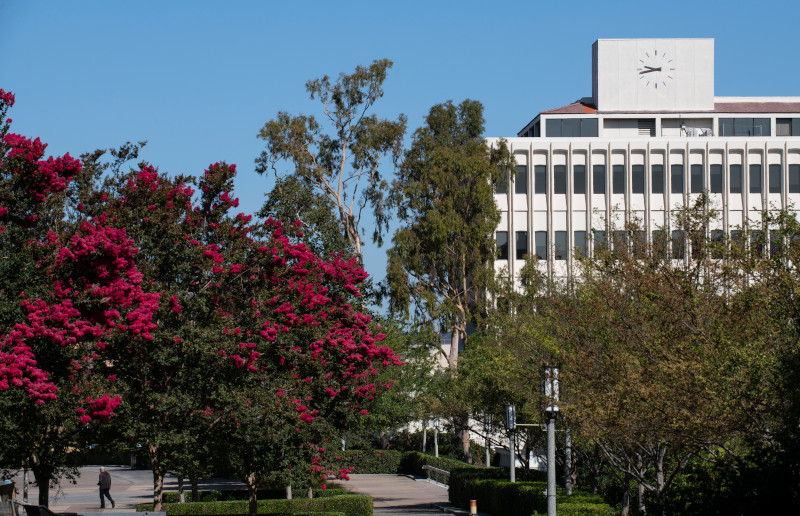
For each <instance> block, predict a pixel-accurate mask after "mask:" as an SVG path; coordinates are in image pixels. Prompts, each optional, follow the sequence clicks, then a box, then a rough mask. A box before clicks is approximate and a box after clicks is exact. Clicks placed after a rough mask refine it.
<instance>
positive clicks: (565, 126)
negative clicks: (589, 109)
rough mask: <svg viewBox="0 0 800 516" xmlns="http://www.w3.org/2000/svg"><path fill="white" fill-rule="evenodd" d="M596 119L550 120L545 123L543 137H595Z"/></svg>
mask: <svg viewBox="0 0 800 516" xmlns="http://www.w3.org/2000/svg"><path fill="white" fill-rule="evenodd" d="M597 127H598V126H597V119H596V118H551V119H548V120H546V121H545V136H547V137H548V138H566V137H572V138H576V137H582V138H587V137H592V136H595V137H596V136H597V134H598V133H597Z"/></svg>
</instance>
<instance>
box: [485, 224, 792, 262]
mask: <svg viewBox="0 0 800 516" xmlns="http://www.w3.org/2000/svg"><path fill="white" fill-rule="evenodd" d="M748 234H749V235H750V248H751V249H754V250H756V253H757V254H758V255H759V256H764V255H765V253H766V249H767V246H766V242H765V241H764V238H763V233H762V232H761V231H749V232H748ZM745 235H746V234H745V232H743V231H741V230H731V235H730V239H731V242H732V243H733V244H734V245H737V244H738V245H742V246H743V245H744V243H745ZM572 237H573V240H572V241H573V247H572V248H573V249H574V251H575V253H577V254H578V255H586V231H575V232H573V235H572ZM611 237H612V238H611V245H612V246H613V247H614V248H616V247H618V246H624V247H628V246H632V250H633V252H634V253H636V252H640V253H643V252H644V251H645V250H646V249H647V242H646V232H644V231H636V232H634V234H633V237H632V238H633V240H634V241H633V242H629V241H628V238H629V233H628V232H627V231H614V232H612V235H611ZM666 237H667V232H666V231H663V230H656V231H654V232H653V236H652V239H653V240H652V241H653V243H654V246H655V247H656V248H658V247H660V248H662V249H663V250H664V252H665V253H669V254H670V255H671V257H672V258H673V259H674V260H681V259H683V257H684V252H685V250H686V238H685V237H684V234H683V231H681V230H676V231H672V232H671V234H670V238H669V241H667V239H666ZM724 238H725V233H724V232H723V231H722V230H719V229H716V230H712V231H711V240H712V242H717V243H719V245H716V246H715V247H714V248H713V249H712V252H711V255H712V258H716V259H720V258H722V257H723V254H724V245H722V242H723V240H724ZM496 239H497V259H498V260H508V231H498V232H497V236H496ZM592 239H593V244H594V245H593V248H594V251H595V252H597V251H599V250H601V249H607V248H608V246H609V242H608V239H607V237H606V232H605V231H594V232H593V236H592ZM781 245H782V243H781V241H780V239H779V237H778V234H777V233H770V238H769V248H770V254H773V255H774V254H778V253H780V250H781ZM534 247H535V249H534V251H535V253H536V258H537V259H539V260H547V259H548V257H549V256H548V249H549V247H548V245H547V231H536V232H534ZM515 249H516V259H517V260H525V259H527V258H528V232H527V231H517V232H516V247H515ZM698 249H699V246H694V247H693V248H692V251H693V255H694V254H695V253H696V252H697V251H698ZM568 250H569V247H568V243H567V232H566V231H554V232H553V259H554V260H566V259H567V254H568ZM696 257H697V256H693V258H696Z"/></svg>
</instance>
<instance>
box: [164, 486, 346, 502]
mask: <svg viewBox="0 0 800 516" xmlns="http://www.w3.org/2000/svg"><path fill="white" fill-rule="evenodd" d="M347 493H348V491H347V489H344V488H336V489H330V488H328V489H320V488H314V493H313V494H314V498H321V497H326V496H339V495H346V494H347ZM198 494H199V501H200V502H227V501H231V500H247V499H248V497H249V494H248V492H247V490H246V489H225V490H213V491H200V492H199V493H198ZM292 494H293V498H307V497H308V490H307V489H297V490H295V491H294V492H293V493H292ZM258 497H259V498H263V499H265V500H266V499H268V498H285V497H286V488H260V489H259V490H258ZM178 500H179V497H178V493H176V492H173V491H170V492H167V493H164V497H163V502H164V503H179V502H178ZM184 501H185V502H191V501H192V492H191V491H190V490H187V491H184Z"/></svg>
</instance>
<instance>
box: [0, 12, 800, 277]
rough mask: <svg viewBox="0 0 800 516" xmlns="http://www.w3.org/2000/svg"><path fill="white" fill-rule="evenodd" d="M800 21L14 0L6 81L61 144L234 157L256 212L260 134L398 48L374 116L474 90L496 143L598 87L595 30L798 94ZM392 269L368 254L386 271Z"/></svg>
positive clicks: (0, 25)
mask: <svg viewBox="0 0 800 516" xmlns="http://www.w3.org/2000/svg"><path fill="white" fill-rule="evenodd" d="M798 19H800V2H793V1H789V0H785V1H782V2H775V1H765V0H762V1H760V2H754V1H747V2H744V1H738V0H728V1H725V2H711V1H702V0H694V1H682V0H681V1H674V0H673V1H662V2H648V1H631V2H627V1H626V2H621V1H620V2H613V1H601V0H596V1H593V2H584V1H572V2H568V1H561V2H556V1H552V2H542V1H533V0H527V1H520V2H513V1H509V2H497V3H491V2H475V1H471V0H461V1H452V2H439V1H435V0H428V1H425V2H420V1H405V2H381V1H379V0H372V1H360V2H347V1H335V2H334V1H326V2H318V1H311V0H307V1H287V2H273V1H260V2H256V1H247V2H245V1H234V0H229V1H227V2H220V1H214V2H211V1H199V0H197V1H182V2H179V1H167V0H160V1H145V0H137V1H128V2H114V1H81V0H73V1H44V0H35V1H34V0H0V51H2V57H0V88H3V89H5V90H7V91H8V90H11V91H13V92H14V93H15V94H16V96H17V104H16V106H15V107H14V108H13V109H12V110H11V113H10V116H11V118H13V119H14V123H13V125H12V131H14V132H18V133H21V134H25V135H28V136H39V137H41V138H42V140H43V141H44V142H47V143H49V148H48V152H49V153H52V154H63V153H65V152H69V153H70V154H72V155H73V156H77V155H79V154H81V153H83V152H86V151H90V150H93V149H96V148H109V147H115V146H118V145H120V144H122V143H125V142H126V141H138V140H148V142H149V143H148V145H147V147H146V149H145V152H144V155H143V156H142V157H143V158H144V159H146V160H148V161H150V162H151V163H153V164H154V165H156V166H158V167H159V169H160V170H161V171H162V172H167V173H171V174H176V173H185V174H201V173H202V171H203V169H204V168H206V167H207V166H208V164H209V163H213V162H216V161H223V160H224V161H227V162H228V163H236V164H237V166H238V170H239V178H238V181H237V190H238V191H237V195H238V197H239V198H240V200H241V208H242V209H243V210H244V211H247V212H251V213H252V212H254V211H256V210H257V209H258V208H260V206H261V205H262V203H263V199H264V194H265V193H266V192H267V191H268V190H269V189H270V188H271V184H272V183H271V181H270V180H269V178H267V177H261V176H258V175H257V174H255V172H254V159H255V158H256V157H257V156H258V155H259V153H260V152H261V150H262V148H263V146H262V142H261V140H258V139H257V138H256V134H257V132H258V130H259V129H260V128H261V126H262V125H263V124H264V123H265V122H266V121H267V120H269V119H271V118H273V117H274V116H275V115H276V113H277V112H278V111H288V112H289V113H292V114H301V113H302V114H315V115H318V114H319V105H318V104H317V103H316V102H312V101H310V100H309V99H308V95H307V94H306V91H305V86H304V85H305V82H306V81H307V80H309V79H313V78H317V77H320V76H322V75H325V74H327V75H331V76H336V75H337V74H338V73H340V72H348V73H349V72H352V70H353V69H354V67H355V66H356V65H358V64H369V63H370V62H371V61H372V60H374V59H380V58H389V59H391V60H392V61H394V67H393V68H392V70H391V71H390V74H389V78H388V79H387V82H386V83H385V96H384V98H383V99H381V100H380V101H379V102H378V103H377V104H376V106H375V110H374V112H375V113H377V114H379V115H380V116H383V117H389V118H396V117H397V115H398V114H399V113H405V114H406V115H407V116H408V119H409V129H410V130H409V136H407V142H408V141H409V140H410V133H411V131H413V129H415V128H416V127H418V126H419V125H420V124H421V123H422V119H423V117H424V116H425V114H426V113H427V111H428V109H429V108H430V107H431V106H432V105H433V104H436V103H440V102H444V101H446V100H449V99H452V100H454V101H455V102H460V101H461V100H463V99H465V98H470V99H476V100H480V101H481V102H483V104H484V106H485V117H486V135H487V136H514V135H515V134H516V132H517V131H518V130H519V129H521V128H522V126H524V125H525V124H526V123H527V122H528V121H530V120H531V119H532V118H533V117H534V116H535V115H536V114H537V113H538V112H539V111H542V110H545V109H550V108H554V107H558V106H561V105H565V104H568V103H570V102H573V101H575V100H577V99H579V98H581V97H584V96H590V95H591V45H592V43H593V42H594V41H595V40H596V39H598V38H651V37H653V38H657V37H696V38H699V37H702V38H714V39H715V61H716V66H715V68H716V69H715V93H716V95H718V96H762V95H781V96H784V95H785V96H800V59H798V55H797V52H798V43H797V41H798V40H797V33H798V30H799V29H798V25H797V20H798ZM387 172H389V173H391V170H388V171H387ZM370 233H371V232H370V231H367V234H368V235H369V234H370ZM389 241H390V239H388V238H387V243H388V242H389ZM384 262H385V257H384V254H383V250H377V249H374V248H370V249H369V250H368V252H367V256H366V267H367V270H368V272H370V274H372V275H373V276H375V277H376V279H381V278H383V276H384V268H385V263H384Z"/></svg>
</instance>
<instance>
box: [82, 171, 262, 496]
mask: <svg viewBox="0 0 800 516" xmlns="http://www.w3.org/2000/svg"><path fill="white" fill-rule="evenodd" d="M98 158H99V156H98ZM95 163H96V162H95ZM99 166H102V165H99ZM234 175H235V166H228V165H225V164H219V163H216V164H213V165H211V166H209V168H208V169H207V170H206V171H205V174H204V176H203V177H202V178H200V180H199V183H198V184H197V186H198V188H199V190H200V192H199V197H198V198H197V200H196V202H195V198H194V194H195V189H194V188H192V186H191V185H192V184H193V183H194V181H195V180H194V178H188V177H183V176H177V177H174V178H170V177H167V176H166V175H164V174H162V173H159V171H158V170H156V169H155V168H154V167H152V166H151V165H148V164H146V163H142V164H140V165H139V167H138V168H135V169H133V170H131V171H129V172H127V173H115V174H111V175H110V176H109V177H107V178H106V180H105V181H104V183H103V186H102V188H101V189H99V190H97V191H95V192H94V193H93V194H91V195H89V196H87V202H86V203H85V204H82V205H81V209H82V210H83V211H84V212H85V213H87V215H90V214H91V213H92V212H94V213H97V212H102V213H107V214H108V216H110V217H111V218H112V219H113V220H114V223H115V224H118V225H121V226H122V227H125V228H126V229H127V231H128V234H130V235H132V236H134V238H136V240H137V241H138V242H140V246H141V249H142V254H143V259H142V260H141V271H142V273H143V274H144V278H145V280H146V282H145V283H146V288H148V289H149V290H152V291H153V292H158V293H160V294H161V296H162V299H163V302H162V303H161V305H160V306H159V309H158V312H157V313H156V314H155V321H156V322H157V324H158V329H157V330H154V331H153V332H152V335H153V338H152V339H148V340H138V341H126V340H117V341H114V342H111V343H110V345H109V352H110V353H111V354H112V360H110V361H108V362H107V363H105V368H106V369H107V373H108V374H109V375H110V376H112V377H113V378H115V379H116V381H117V389H118V391H119V392H120V393H121V395H122V397H123V400H124V405H123V407H122V410H121V416H122V418H121V420H122V421H121V422H120V424H119V427H120V428H121V432H122V433H123V434H124V436H125V438H126V439H127V440H128V442H129V443H130V445H135V444H142V445H143V448H144V450H145V451H146V452H147V455H148V458H149V460H150V464H151V466H152V470H153V502H154V506H155V507H156V508H157V509H156V510H160V507H161V502H162V492H163V482H164V476H165V475H166V472H167V469H168V468H170V469H174V470H175V471H177V472H178V473H179V474H181V475H183V474H185V475H186V476H188V477H189V478H190V480H192V483H193V492H194V491H196V482H197V480H198V477H199V476H200V474H201V473H202V471H203V470H204V467H205V466H207V462H208V457H209V450H208V447H209V444H210V442H211V440H212V439H213V432H214V431H215V427H216V426H217V425H218V424H219V423H220V421H221V419H222V417H221V412H220V413H219V414H220V415H219V416H217V417H214V418H208V417H206V415H205V413H206V409H207V407H214V406H216V405H217V404H219V403H220V401H219V397H220V392H221V391H222V390H224V389H225V388H227V385H226V384H225V383H223V382H222V381H221V379H220V378H219V377H218V376H217V375H216V374H215V371H216V370H217V368H218V367H219V360H220V358H219V353H218V352H219V350H220V349H221V348H222V344H221V343H220V335H222V318H221V316H220V314H219V311H220V308H219V293H218V292H217V291H216V290H215V286H214V285H215V282H216V280H215V275H216V274H218V273H220V272H221V271H222V270H223V267H224V263H225V257H224V256H223V253H224V254H227V253H228V252H229V248H231V247H235V246H236V245H239V244H240V241H241V235H240V234H239V233H238V232H239V231H241V234H246V232H247V231H248V229H247V227H246V224H245V223H244V222H243V221H246V220H249V217H245V216H244V215H243V214H239V215H237V216H233V215H232V214H230V213H229V212H230V211H231V209H232V208H235V207H236V206H237V205H238V200H237V199H235V198H232V197H231V196H230V194H231V190H232V187H233V178H234Z"/></svg>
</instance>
